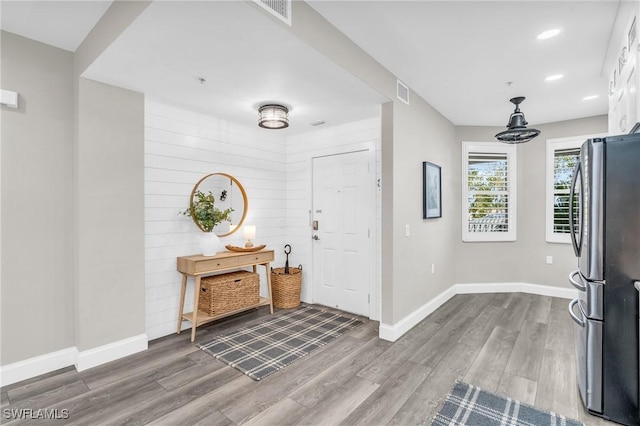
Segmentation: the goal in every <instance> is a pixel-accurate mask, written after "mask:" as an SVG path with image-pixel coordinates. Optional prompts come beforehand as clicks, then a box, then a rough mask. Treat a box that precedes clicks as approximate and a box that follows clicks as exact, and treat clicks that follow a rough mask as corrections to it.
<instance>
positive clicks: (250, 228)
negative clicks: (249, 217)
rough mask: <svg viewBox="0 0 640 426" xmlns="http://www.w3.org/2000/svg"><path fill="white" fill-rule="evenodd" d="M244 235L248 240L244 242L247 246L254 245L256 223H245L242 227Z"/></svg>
mask: <svg viewBox="0 0 640 426" xmlns="http://www.w3.org/2000/svg"><path fill="white" fill-rule="evenodd" d="M242 236H243V237H244V238H245V239H246V240H247V242H246V243H245V244H244V246H245V247H246V248H251V247H253V242H252V241H251V240H253V239H254V238H255V237H256V226H255V225H245V226H244V228H243V229H242Z"/></svg>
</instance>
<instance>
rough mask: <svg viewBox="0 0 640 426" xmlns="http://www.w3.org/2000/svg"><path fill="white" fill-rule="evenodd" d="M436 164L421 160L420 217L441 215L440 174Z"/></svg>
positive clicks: (429, 217) (426, 217) (433, 217)
mask: <svg viewBox="0 0 640 426" xmlns="http://www.w3.org/2000/svg"><path fill="white" fill-rule="evenodd" d="M441 172H442V170H441V168H440V166H438V165H437V164H433V163H429V162H428V161H423V162H422V218H423V219H435V218H438V217H442V175H441Z"/></svg>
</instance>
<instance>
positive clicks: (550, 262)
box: [547, 256, 553, 265]
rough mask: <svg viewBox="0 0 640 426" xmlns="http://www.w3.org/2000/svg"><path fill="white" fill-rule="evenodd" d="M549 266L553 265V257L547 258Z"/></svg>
mask: <svg viewBox="0 0 640 426" xmlns="http://www.w3.org/2000/svg"><path fill="white" fill-rule="evenodd" d="M547 265H553V256H547Z"/></svg>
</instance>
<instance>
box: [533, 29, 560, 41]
mask: <svg viewBox="0 0 640 426" xmlns="http://www.w3.org/2000/svg"><path fill="white" fill-rule="evenodd" d="M558 34H560V30H559V29H557V28H554V29H552V30H548V31H545V32H543V33H540V34H538V40H546V39H548V38H551V37H555V36H557V35H558Z"/></svg>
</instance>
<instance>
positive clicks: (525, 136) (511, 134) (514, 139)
mask: <svg viewBox="0 0 640 426" xmlns="http://www.w3.org/2000/svg"><path fill="white" fill-rule="evenodd" d="M524 99H525V98H524V96H519V97H517V98H511V99H510V102H511V103H512V104H514V105H515V106H516V109H515V110H514V111H513V114H511V116H509V124H507V130H505V131H504V132H500V133H498V134H497V135H496V139H498V140H499V141H500V142H504V143H509V144H514V143H524V142H529V141H530V140H531V139H533V138H535V137H536V136H538V135H539V134H540V130H538V129H527V124H528V123H527V121H526V120H525V119H524V114H523V113H522V112H521V111H520V107H519V105H520V104H521V103H522V101H524Z"/></svg>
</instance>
